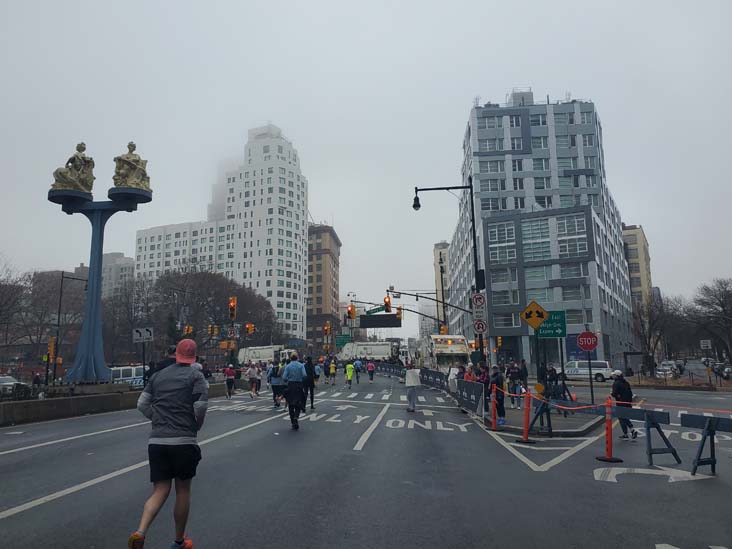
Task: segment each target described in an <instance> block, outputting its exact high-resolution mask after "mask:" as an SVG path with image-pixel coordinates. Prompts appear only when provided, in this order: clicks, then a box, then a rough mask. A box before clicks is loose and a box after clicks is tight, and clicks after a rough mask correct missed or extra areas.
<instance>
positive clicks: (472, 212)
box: [468, 177, 489, 365]
mask: <svg viewBox="0 0 732 549" xmlns="http://www.w3.org/2000/svg"><path fill="white" fill-rule="evenodd" d="M468 191H469V192H470V226H471V228H472V232H473V268H474V271H475V291H476V292H480V291H481V290H482V289H483V284H481V283H480V268H479V266H478V237H477V236H476V231H475V203H474V202H475V196H474V195H473V178H472V177H468ZM478 348H479V350H480V356H481V357H482V359H483V360H485V361H486V365H488V363H489V360H488V357H487V356H486V354H485V348H484V346H483V334H478Z"/></svg>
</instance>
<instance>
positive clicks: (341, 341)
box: [335, 334, 351, 349]
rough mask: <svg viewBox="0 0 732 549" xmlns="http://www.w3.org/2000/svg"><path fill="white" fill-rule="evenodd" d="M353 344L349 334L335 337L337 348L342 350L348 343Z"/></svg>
mask: <svg viewBox="0 0 732 549" xmlns="http://www.w3.org/2000/svg"><path fill="white" fill-rule="evenodd" d="M350 342H351V336H350V335H348V334H339V335H336V337H335V344H336V348H337V349H340V348H342V347H343V346H344V345H345V344H346V343H350Z"/></svg>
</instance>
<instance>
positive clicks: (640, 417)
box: [613, 403, 681, 465]
mask: <svg viewBox="0 0 732 549" xmlns="http://www.w3.org/2000/svg"><path fill="white" fill-rule="evenodd" d="M616 404H617V403H616ZM613 415H614V417H617V418H618V419H631V420H635V421H642V422H643V423H644V427H645V431H646V455H647V457H648V465H653V456H655V455H659V454H671V455H672V456H673V457H674V459H675V460H676V463H681V458H680V457H679V453H678V452H677V451H676V448H674V447H673V445H672V444H671V443H670V442H669V440H668V437H666V435H665V433H664V432H663V429H661V425H668V424H670V423H671V416H670V415H669V413H668V412H658V411H655V410H646V409H643V408H627V407H625V406H615V409H614V410H613ZM652 429H653V430H655V431H656V432H657V433H658V435H659V436H660V437H661V440H662V441H663V443H664V447H663V448H661V447H659V448H654V447H653V440H652V438H651V434H652Z"/></svg>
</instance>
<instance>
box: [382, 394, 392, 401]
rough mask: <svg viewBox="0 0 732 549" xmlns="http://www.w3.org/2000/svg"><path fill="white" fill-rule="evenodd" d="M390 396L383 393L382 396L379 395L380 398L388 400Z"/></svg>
mask: <svg viewBox="0 0 732 549" xmlns="http://www.w3.org/2000/svg"><path fill="white" fill-rule="evenodd" d="M390 396H391V395H383V396H382V397H381V400H389V397H390Z"/></svg>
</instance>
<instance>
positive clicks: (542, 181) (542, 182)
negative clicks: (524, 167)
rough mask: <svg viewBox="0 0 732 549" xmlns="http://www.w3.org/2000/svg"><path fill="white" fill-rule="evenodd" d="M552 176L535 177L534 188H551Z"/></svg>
mask: <svg viewBox="0 0 732 549" xmlns="http://www.w3.org/2000/svg"><path fill="white" fill-rule="evenodd" d="M551 186H552V185H551V178H549V177H535V178H534V189H537V190H543V189H551Z"/></svg>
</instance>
